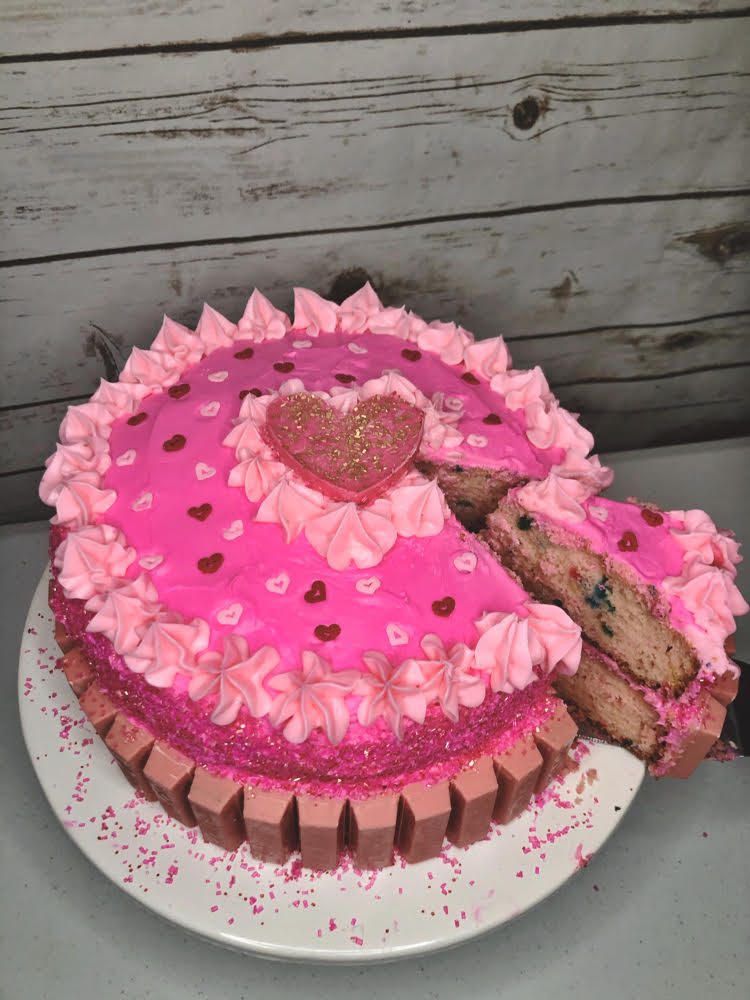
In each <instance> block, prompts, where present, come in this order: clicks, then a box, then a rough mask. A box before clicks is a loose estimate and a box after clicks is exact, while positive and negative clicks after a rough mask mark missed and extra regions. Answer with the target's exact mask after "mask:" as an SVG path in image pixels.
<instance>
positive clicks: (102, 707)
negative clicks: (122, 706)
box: [78, 680, 117, 738]
mask: <svg viewBox="0 0 750 1000" xmlns="http://www.w3.org/2000/svg"><path fill="white" fill-rule="evenodd" d="M78 702H79V704H80V706H81V708H82V709H83V711H84V712H85V713H86V717H87V719H88V720H89V722H90V723H91V725H92V726H93V727H94V729H95V730H96V732H97V734H98V735H99V736H101V737H102V738H104V736H105V735H106V733H107V731H108V730H109V728H110V726H111V725H112V723H113V722H114V721H115V716H116V715H117V707H116V706H115V704H114V702H113V701H112V699H111V698H110V697H109V695H106V694H105V693H104V692H103V691H102V689H101V688H100V687H99V682H98V681H95V680H94V681H92V682H91V683H90V684H89V686H88V687H87V688H86V690H85V691H84V692H83V693H82V694H81V695H80V696H79V698H78Z"/></svg>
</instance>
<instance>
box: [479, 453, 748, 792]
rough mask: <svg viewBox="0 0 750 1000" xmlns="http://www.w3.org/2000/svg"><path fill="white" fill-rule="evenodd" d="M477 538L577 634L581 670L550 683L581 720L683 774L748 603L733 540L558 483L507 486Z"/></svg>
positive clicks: (712, 720) (696, 754)
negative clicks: (564, 615) (575, 626)
mask: <svg viewBox="0 0 750 1000" xmlns="http://www.w3.org/2000/svg"><path fill="white" fill-rule="evenodd" d="M484 537H485V540H486V541H487V543H488V544H489V546H490V547H491V549H492V550H493V551H494V552H495V553H496V554H497V555H498V556H499V557H500V558H501V559H502V561H503V563H504V564H505V565H506V566H507V567H509V568H510V569H511V570H512V571H513V572H514V573H516V574H517V576H518V577H519V578H520V580H521V581H522V583H523V585H524V586H525V587H526V588H527V589H529V590H530V591H532V592H533V593H535V594H536V595H537V596H538V598H540V599H543V600H546V601H550V602H554V603H557V604H559V605H561V606H562V607H563V608H564V609H565V610H566V611H567V613H568V614H569V615H570V616H571V618H573V620H574V621H576V622H577V624H579V625H580V626H581V629H582V632H583V636H584V640H585V642H584V647H583V652H582V657H581V665H580V668H579V671H578V673H577V675H576V676H575V677H574V678H573V677H571V678H567V677H566V678H560V679H559V680H558V690H559V691H560V693H561V694H562V695H563V696H564V697H565V698H566V699H567V700H568V701H569V702H570V703H571V704H572V705H574V706H575V711H576V713H577V714H578V716H579V719H581V720H585V721H586V722H587V723H588V724H589V727H590V728H593V729H594V731H595V732H598V733H599V734H600V735H602V736H604V737H605V738H607V739H609V740H611V741H614V742H616V743H619V744H621V745H624V746H627V747H629V748H630V749H632V750H633V752H634V753H636V754H637V755H638V756H640V757H641V758H643V759H644V760H647V761H648V762H649V765H650V769H651V771H652V773H654V774H667V773H669V774H672V775H675V776H687V774H689V773H690V772H691V771H692V770H693V769H694V767H695V766H696V765H697V764H698V762H699V761H700V760H701V759H702V758H703V757H704V756H705V754H706V752H707V751H708V750H709V749H710V746H711V745H712V743H713V742H714V741H715V740H716V738H717V737H718V735H719V732H720V731H721V723H722V722H723V718H724V714H725V711H726V708H725V706H726V705H727V704H728V703H729V702H730V701H731V700H732V698H733V697H734V694H736V689H737V680H738V677H739V669H738V667H737V666H736V664H734V663H733V662H732V661H731V660H730V659H729V658H728V656H727V653H726V651H725V643H726V642H727V640H728V638H729V637H730V636H731V635H732V634H733V632H734V627H735V626H734V616H735V615H739V614H744V613H746V612H747V611H748V605H747V603H746V602H745V601H744V599H743V598H742V596H741V594H740V593H739V591H738V589H737V587H736V584H735V582H734V580H735V576H736V569H735V567H736V564H737V563H738V562H739V561H740V558H741V557H740V555H739V551H738V549H739V546H738V544H737V542H736V541H735V540H734V537H733V536H732V535H731V534H730V533H728V532H722V531H719V530H717V528H716V526H715V525H714V523H713V522H712V521H711V519H710V518H709V516H708V515H707V514H706V513H705V512H703V511H697V510H688V511H671V512H667V511H662V510H659V509H657V508H656V507H654V506H651V505H643V504H640V503H638V502H636V501H629V502H627V503H620V502H617V501H613V500H608V499H605V498H603V497H598V496H591V495H590V494H589V491H588V490H587V488H586V487H585V486H584V485H583V484H581V483H580V482H574V481H573V480H570V479H566V478H564V477H561V476H559V475H556V474H555V473H552V474H550V475H549V476H548V477H547V478H546V479H545V480H543V481H540V482H533V483H529V484H526V485H525V486H521V487H518V488H516V489H513V490H511V491H510V492H509V493H508V494H507V496H506V497H505V498H503V499H502V500H501V501H500V503H499V505H498V507H497V509H496V510H495V511H494V512H493V513H492V514H491V515H490V516H489V518H488V520H487V528H486V531H485V534H484Z"/></svg>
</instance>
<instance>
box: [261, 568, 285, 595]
mask: <svg viewBox="0 0 750 1000" xmlns="http://www.w3.org/2000/svg"><path fill="white" fill-rule="evenodd" d="M288 586H289V577H288V576H287V575H286V573H279V575H278V576H272V577H270V579H268V580H266V590H270V592H271V593H272V594H285V593H286V591H287V587H288Z"/></svg>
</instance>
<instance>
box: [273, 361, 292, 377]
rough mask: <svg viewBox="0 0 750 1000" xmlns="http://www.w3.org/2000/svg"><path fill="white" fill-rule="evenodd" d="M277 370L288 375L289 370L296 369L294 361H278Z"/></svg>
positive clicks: (275, 366)
mask: <svg viewBox="0 0 750 1000" xmlns="http://www.w3.org/2000/svg"><path fill="white" fill-rule="evenodd" d="M274 368H275V369H276V371H277V372H281V374H282V375H288V374H289V372H293V371H294V362H293V361H277V362H276V364H275V365H274Z"/></svg>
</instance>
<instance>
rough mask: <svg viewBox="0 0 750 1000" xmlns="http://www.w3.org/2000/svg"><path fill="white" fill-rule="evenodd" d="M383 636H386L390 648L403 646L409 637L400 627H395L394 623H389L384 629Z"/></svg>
mask: <svg viewBox="0 0 750 1000" xmlns="http://www.w3.org/2000/svg"><path fill="white" fill-rule="evenodd" d="M385 634H386V635H387V636H388V642H390V644H391V645H392V646H405V645H406V643H407V642H408V641H409V635H408V633H407V632H405V631H404V629H402V628H401V626H400V625H396V624H395V622H389V623H388V624H387V625H386V627H385Z"/></svg>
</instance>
